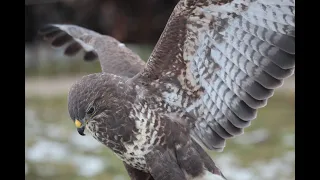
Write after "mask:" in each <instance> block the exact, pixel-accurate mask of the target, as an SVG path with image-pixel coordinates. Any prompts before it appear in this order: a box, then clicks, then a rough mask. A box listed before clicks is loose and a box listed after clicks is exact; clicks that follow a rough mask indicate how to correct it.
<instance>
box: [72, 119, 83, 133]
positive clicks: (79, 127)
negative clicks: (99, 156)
mask: <svg viewBox="0 0 320 180" xmlns="http://www.w3.org/2000/svg"><path fill="white" fill-rule="evenodd" d="M74 124H75V125H76V127H77V131H78V133H79V134H80V135H81V136H85V134H84V129H85V124H84V123H82V122H81V121H79V120H77V119H76V120H75V121H74Z"/></svg>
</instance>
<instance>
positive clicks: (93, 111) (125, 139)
mask: <svg viewBox="0 0 320 180" xmlns="http://www.w3.org/2000/svg"><path fill="white" fill-rule="evenodd" d="M294 8H295V2H294V1H293V0H282V1H279V0H257V1H254V0H234V1H227V0H220V1H219V0H216V1H215V0H212V1H209V0H181V1H180V2H179V3H178V4H177V6H176V7H175V9H174V11H173V13H172V15H171V17H170V18H169V20H168V23H167V25H166V27H165V29H164V31H163V33H162V35H161V37H160V39H159V41H158V43H157V45H156V47H155V49H154V50H153V52H152V54H151V55H150V58H149V59H148V62H147V64H146V65H145V67H143V66H144V63H143V62H142V61H141V59H140V58H139V57H138V56H137V55H135V54H134V53H133V52H132V51H130V50H129V49H127V48H125V47H124V46H123V45H121V43H119V42H118V41H116V40H115V39H113V38H111V37H108V36H103V35H100V34H98V33H95V32H93V31H90V30H87V29H84V28H81V27H77V26H72V25H49V26H47V27H45V28H44V29H42V30H41V31H40V33H41V34H42V35H43V36H44V37H46V39H47V40H48V41H50V42H51V44H53V45H55V46H62V45H65V44H67V46H66V50H65V54H67V55H73V54H75V53H76V52H78V51H80V50H81V51H84V59H85V60H92V59H94V58H98V59H99V61H100V64H101V67H102V71H103V73H97V74H92V75H88V76H85V77H83V78H82V79H80V80H79V81H78V82H76V83H75V84H74V85H73V86H72V88H71V89H70V92H69V105H68V108H69V113H70V116H71V118H72V119H73V120H74V121H75V122H76V125H77V126H78V131H79V133H80V134H83V131H84V129H88V130H89V131H90V133H91V134H92V135H93V137H95V138H96V139H97V140H98V141H100V142H101V143H103V144H105V145H106V146H108V147H109V148H111V149H112V150H113V151H114V152H115V154H116V155H117V156H118V157H119V158H120V159H121V160H122V161H124V163H125V166H126V168H127V170H128V173H129V174H130V176H131V178H132V179H155V180H162V179H163V180H164V179H168V180H173V179H178V180H179V179H181V180H185V179H188V180H189V179H203V180H204V179H215V180H218V179H223V178H224V177H223V175H222V174H221V172H220V170H219V169H218V168H217V167H216V166H215V164H214V162H213V161H212V160H211V158H210V157H209V156H208V155H207V153H206V152H205V151H204V150H203V148H208V149H210V150H213V149H215V150H219V151H222V150H223V148H224V147H225V141H226V139H228V138H231V137H234V136H236V135H240V134H242V133H243V129H244V128H245V127H248V126H249V125H250V123H251V121H252V120H253V119H255V118H256V116H257V110H258V109H259V108H262V107H264V106H265V105H266V103H267V100H268V99H269V98H270V97H271V96H272V95H273V91H274V90H275V89H276V88H278V87H279V86H281V85H282V83H283V80H284V79H285V78H287V77H289V76H290V75H291V74H292V73H293V71H294V65H295V28H294V27H295V10H294ZM119 44H120V46H119ZM68 49H69V51H67V50H68ZM70 49H71V50H70ZM201 146H202V147H201Z"/></svg>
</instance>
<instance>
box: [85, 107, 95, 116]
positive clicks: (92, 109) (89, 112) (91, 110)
mask: <svg viewBox="0 0 320 180" xmlns="http://www.w3.org/2000/svg"><path fill="white" fill-rule="evenodd" d="M93 112H94V107H91V108H90V109H89V110H88V111H87V114H89V115H90V114H92V113H93Z"/></svg>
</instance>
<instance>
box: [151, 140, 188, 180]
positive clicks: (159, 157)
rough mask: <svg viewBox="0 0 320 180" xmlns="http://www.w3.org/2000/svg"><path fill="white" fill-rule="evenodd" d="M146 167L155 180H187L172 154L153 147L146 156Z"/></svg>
mask: <svg viewBox="0 0 320 180" xmlns="http://www.w3.org/2000/svg"><path fill="white" fill-rule="evenodd" d="M146 161H147V166H148V169H149V172H150V174H151V175H152V177H153V178H154V179H155V180H187V179H186V177H185V175H184V173H183V172H182V170H181V169H180V167H179V165H178V164H177V160H176V158H175V155H174V154H173V152H171V151H169V150H165V149H163V148H162V147H159V146H157V147H155V148H154V149H153V150H152V151H151V152H150V153H149V154H147V155H146Z"/></svg>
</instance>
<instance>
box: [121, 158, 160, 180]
mask: <svg viewBox="0 0 320 180" xmlns="http://www.w3.org/2000/svg"><path fill="white" fill-rule="evenodd" d="M123 164H124V167H125V168H126V170H127V172H128V174H129V176H130V178H131V180H154V179H153V177H152V176H151V174H149V173H145V172H143V171H140V170H138V169H135V168H133V167H131V166H129V165H128V164H126V163H125V162H124V163H123Z"/></svg>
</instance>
